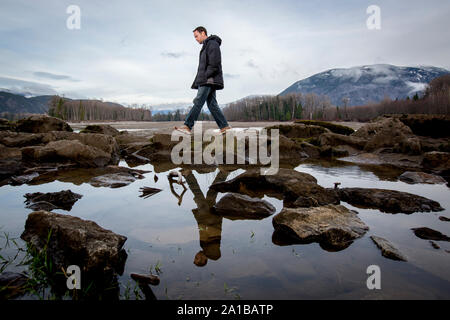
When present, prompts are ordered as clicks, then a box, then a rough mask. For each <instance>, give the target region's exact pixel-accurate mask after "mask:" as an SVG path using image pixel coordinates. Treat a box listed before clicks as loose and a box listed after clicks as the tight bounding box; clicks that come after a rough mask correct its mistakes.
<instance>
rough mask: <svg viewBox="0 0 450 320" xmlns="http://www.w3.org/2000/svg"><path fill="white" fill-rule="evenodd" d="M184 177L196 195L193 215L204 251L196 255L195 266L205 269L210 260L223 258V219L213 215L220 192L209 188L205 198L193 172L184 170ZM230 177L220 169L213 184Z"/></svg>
mask: <svg viewBox="0 0 450 320" xmlns="http://www.w3.org/2000/svg"><path fill="white" fill-rule="evenodd" d="M182 175H183V177H184V178H185V179H186V182H187V184H188V186H189V189H190V190H191V192H192V193H193V195H194V202H195V203H196V205H197V208H195V209H192V213H193V214H194V218H195V220H196V221H197V226H198V232H199V241H200V247H201V248H202V250H200V251H199V252H197V254H196V255H195V257H194V264H195V265H196V266H198V267H203V266H205V265H206V264H207V262H208V259H211V260H218V259H219V258H220V256H221V253H220V241H221V239H222V220H223V217H221V216H218V215H215V214H213V213H212V210H213V206H214V205H215V204H216V198H217V194H218V192H217V191H215V190H213V189H211V188H208V192H207V193H206V197H205V196H204V195H203V192H202V190H201V189H200V186H199V184H198V182H197V179H196V178H195V176H194V175H193V173H192V170H190V169H184V170H182ZM228 175H229V172H228V171H226V170H223V169H222V170H220V169H219V172H218V174H217V176H216V177H215V179H214V181H213V182H212V184H214V183H217V182H222V181H225V180H226V179H227V177H228Z"/></svg>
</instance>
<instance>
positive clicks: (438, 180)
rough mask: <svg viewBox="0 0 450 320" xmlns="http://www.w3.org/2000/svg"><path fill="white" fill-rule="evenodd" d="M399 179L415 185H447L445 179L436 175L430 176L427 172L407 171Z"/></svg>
mask: <svg viewBox="0 0 450 320" xmlns="http://www.w3.org/2000/svg"><path fill="white" fill-rule="evenodd" d="M398 179H399V180H400V181H403V182H406V183H410V184H415V183H428V184H442V183H446V181H445V179H444V178H442V177H440V176H437V175H435V174H429V173H425V172H412V171H406V172H404V173H402V174H401V175H400V176H399V177H398Z"/></svg>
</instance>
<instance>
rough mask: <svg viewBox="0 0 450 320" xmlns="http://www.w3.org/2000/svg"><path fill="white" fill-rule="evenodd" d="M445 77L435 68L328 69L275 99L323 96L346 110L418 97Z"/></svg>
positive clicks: (440, 69) (290, 88)
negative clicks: (297, 95)
mask: <svg viewBox="0 0 450 320" xmlns="http://www.w3.org/2000/svg"><path fill="white" fill-rule="evenodd" d="M447 73H450V71H448V70H446V69H442V68H437V67H398V66H394V65H390V64H374V65H366V66H359V67H353V68H346V69H344V68H340V69H331V70H327V71H324V72H321V73H317V74H315V75H313V76H311V77H309V78H306V79H303V80H300V81H297V82H295V83H294V84H292V85H291V86H289V87H288V88H287V89H285V90H283V91H282V92H281V93H280V94H279V95H286V94H289V93H299V92H300V93H302V94H306V93H315V94H318V95H327V96H328V97H329V98H330V101H331V103H332V104H334V105H343V104H344V100H343V99H345V100H346V102H347V105H348V106H355V105H365V104H367V103H369V102H380V101H382V100H383V99H384V98H385V97H389V98H390V99H392V100H395V99H397V98H398V99H405V98H406V97H412V96H413V95H414V94H415V93H418V94H420V93H422V92H423V91H424V90H425V88H426V85H427V84H428V83H429V82H430V81H431V80H433V79H434V78H436V77H439V76H442V75H444V74H447Z"/></svg>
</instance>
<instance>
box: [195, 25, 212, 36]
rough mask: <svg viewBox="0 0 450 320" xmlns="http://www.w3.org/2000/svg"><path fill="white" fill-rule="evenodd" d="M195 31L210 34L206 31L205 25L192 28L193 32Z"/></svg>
mask: <svg viewBox="0 0 450 320" xmlns="http://www.w3.org/2000/svg"><path fill="white" fill-rule="evenodd" d="M195 31H197V32H200V33H202V32H204V33H205V35H208V31H206V28H205V27H202V26H200V27H197V28H195V29H194V30H192V32H195Z"/></svg>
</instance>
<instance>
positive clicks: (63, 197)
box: [24, 190, 83, 211]
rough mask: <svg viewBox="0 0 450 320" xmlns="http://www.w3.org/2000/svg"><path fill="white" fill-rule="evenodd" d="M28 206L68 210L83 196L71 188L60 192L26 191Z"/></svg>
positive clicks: (30, 207) (49, 209) (48, 209)
mask: <svg viewBox="0 0 450 320" xmlns="http://www.w3.org/2000/svg"><path fill="white" fill-rule="evenodd" d="M24 197H25V198H26V200H25V204H26V207H27V208H29V209H33V210H47V211H51V210H53V209H62V210H66V211H70V210H72V207H73V205H74V204H75V202H77V201H78V200H79V199H81V198H82V197H83V196H82V195H81V194H78V193H74V192H72V191H71V190H63V191H59V192H47V193H42V192H34V193H26V194H25V195H24Z"/></svg>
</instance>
